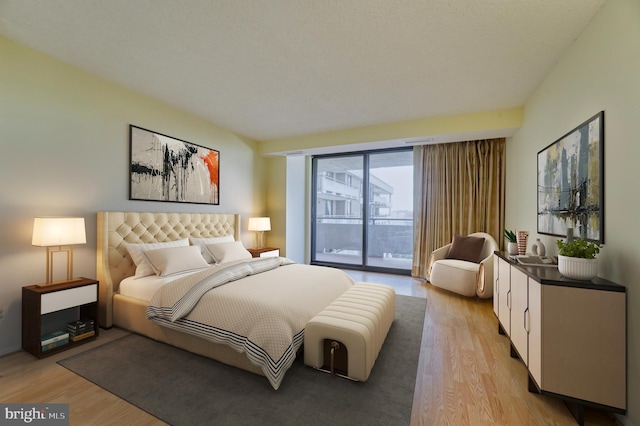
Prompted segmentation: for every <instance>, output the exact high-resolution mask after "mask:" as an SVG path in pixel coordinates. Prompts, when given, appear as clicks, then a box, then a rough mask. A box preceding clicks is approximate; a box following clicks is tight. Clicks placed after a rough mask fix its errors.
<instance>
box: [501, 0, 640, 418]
mask: <svg viewBox="0 0 640 426" xmlns="http://www.w3.org/2000/svg"><path fill="white" fill-rule="evenodd" d="M639 41H640V2H639V1H637V0H609V1H608V2H607V3H605V5H604V6H603V8H602V10H601V11H600V12H599V13H598V15H597V16H596V17H595V19H594V20H593V22H592V23H591V25H590V26H589V27H588V28H587V30H586V31H585V32H584V33H583V34H582V35H581V36H580V37H579V38H578V40H576V42H575V43H574V44H573V46H571V48H570V49H569V50H568V52H567V53H566V54H565V55H564V56H563V57H562V58H561V60H560V61H559V62H558V64H557V65H556V66H555V67H554V69H553V70H552V72H551V73H550V74H549V75H548V76H547V78H546V79H545V80H544V82H543V83H542V85H541V86H540V87H539V88H538V90H537V91H536V92H535V94H534V95H533V96H532V97H531V99H530V100H529V101H528V102H527V104H526V106H525V119H524V125H523V126H522V128H521V130H520V131H519V132H518V133H517V134H516V135H515V136H514V137H513V138H512V139H510V140H508V141H507V194H506V201H507V206H506V224H507V227H509V228H517V229H523V230H526V229H528V230H530V231H532V234H534V235H531V236H530V238H534V241H535V238H536V237H540V238H541V240H542V241H543V242H544V243H545V245H546V246H547V247H551V248H553V250H554V253H555V252H557V251H556V250H555V249H556V248H555V241H556V238H550V237H547V236H539V235H535V231H536V157H537V152H538V151H540V150H541V149H542V148H544V147H545V146H547V145H548V144H550V143H552V142H553V141H555V140H556V139H558V138H559V137H561V136H562V135H564V134H565V133H567V132H568V131H570V130H572V129H573V128H574V127H575V126H577V125H579V124H580V123H582V122H583V121H585V120H587V119H588V118H590V117H591V116H593V115H594V114H596V113H597V112H599V111H601V110H604V112H605V120H604V121H605V192H604V197H605V202H604V208H605V246H604V248H603V250H602V252H601V255H600V262H599V263H600V265H599V275H600V276H602V277H604V278H607V279H609V280H611V281H614V282H617V283H620V284H623V285H625V286H626V287H627V327H628V330H627V338H628V341H627V342H628V343H627V345H628V351H627V357H628V408H629V413H628V419H629V420H630V421H631V422H633V424H636V425H638V424H640V309H639V308H640V282H639V281H638V277H640V262H638V259H639V256H638V247H637V246H638V243H637V242H638V240H640V227H639V226H638V224H637V223H636V222H637V216H636V215H637V214H638V212H640V196H639V195H638V194H639V191H638V187H637V182H639V181H640V167H639V166H638V162H639V160H640V143H638V135H640V42H639ZM612 332H624V330H615V331H612Z"/></svg>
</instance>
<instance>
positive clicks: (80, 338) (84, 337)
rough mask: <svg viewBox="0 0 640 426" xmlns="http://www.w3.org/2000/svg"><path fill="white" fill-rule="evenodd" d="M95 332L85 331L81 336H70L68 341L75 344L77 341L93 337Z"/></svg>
mask: <svg viewBox="0 0 640 426" xmlns="http://www.w3.org/2000/svg"><path fill="white" fill-rule="evenodd" d="M95 335H96V332H95V331H93V330H89V331H86V332H84V333H82V334H72V335H71V337H70V339H71V341H72V342H77V341H78V340H82V339H86V338H87V337H91V336H95Z"/></svg>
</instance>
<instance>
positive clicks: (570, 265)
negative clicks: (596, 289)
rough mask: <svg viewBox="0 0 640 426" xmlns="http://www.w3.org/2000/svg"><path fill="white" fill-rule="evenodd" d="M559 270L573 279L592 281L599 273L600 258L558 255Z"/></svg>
mask: <svg viewBox="0 0 640 426" xmlns="http://www.w3.org/2000/svg"><path fill="white" fill-rule="evenodd" d="M558 271H560V273H561V274H562V275H564V276H565V277H567V278H571V279H572V280H583V281H590V280H592V279H593V278H594V277H595V276H596V275H597V274H598V259H582V258H579V257H568V256H562V255H558Z"/></svg>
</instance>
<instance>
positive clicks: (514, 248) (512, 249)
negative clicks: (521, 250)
mask: <svg viewBox="0 0 640 426" xmlns="http://www.w3.org/2000/svg"><path fill="white" fill-rule="evenodd" d="M507 252H508V253H509V255H511V256H515V255H517V254H518V243H507Z"/></svg>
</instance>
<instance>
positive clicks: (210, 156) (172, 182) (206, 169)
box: [129, 125, 220, 205]
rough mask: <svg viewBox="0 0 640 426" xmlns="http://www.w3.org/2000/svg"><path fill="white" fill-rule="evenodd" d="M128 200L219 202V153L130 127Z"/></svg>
mask: <svg viewBox="0 0 640 426" xmlns="http://www.w3.org/2000/svg"><path fill="white" fill-rule="evenodd" d="M129 139H130V148H131V150H130V157H131V167H130V173H131V178H130V186H129V199H130V200H146V201H170V202H175V203H198V204H216V205H218V204H219V203H220V152H219V151H216V150H214V149H209V148H205V147H203V146H199V145H195V144H193V143H190V142H187V141H183V140H180V139H176V138H174V137H171V136H167V135H163V134H161V133H157V132H153V131H151V130H147V129H143V128H141V127H137V126H134V125H130V126H129Z"/></svg>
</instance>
